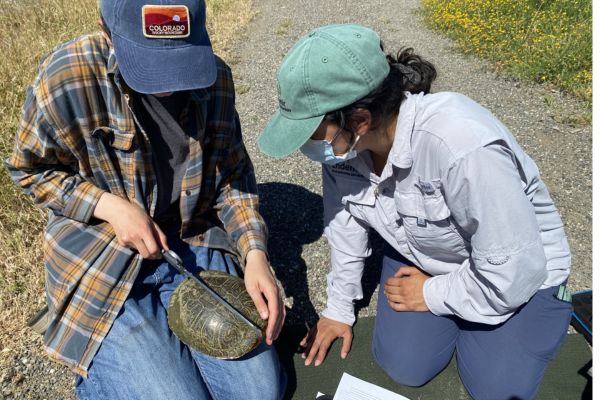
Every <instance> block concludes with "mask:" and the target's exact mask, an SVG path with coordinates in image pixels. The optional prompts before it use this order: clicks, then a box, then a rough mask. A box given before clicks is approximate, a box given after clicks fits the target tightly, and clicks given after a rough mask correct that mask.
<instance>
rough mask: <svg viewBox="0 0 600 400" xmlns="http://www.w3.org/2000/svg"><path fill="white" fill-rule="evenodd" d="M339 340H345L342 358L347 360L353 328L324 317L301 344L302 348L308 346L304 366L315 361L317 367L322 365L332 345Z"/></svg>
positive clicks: (304, 356)
mask: <svg viewBox="0 0 600 400" xmlns="http://www.w3.org/2000/svg"><path fill="white" fill-rule="evenodd" d="M337 338H342V339H343V343H342V350H341V354H342V358H345V357H346V356H347V355H348V352H349V351H350V346H351V343H352V328H351V327H350V326H349V325H346V324H344V323H341V322H337V321H333V320H329V319H327V318H325V317H322V318H321V319H320V320H319V322H318V323H317V325H315V326H314V327H313V328H312V329H311V330H310V332H309V333H308V334H307V335H306V336H305V337H304V339H302V341H301V342H300V345H301V346H306V347H305V351H304V354H303V355H302V356H303V358H305V361H304V365H310V364H311V363H312V362H313V361H314V363H315V367H318V366H319V365H321V364H322V363H323V360H325V357H326V356H327V352H328V351H329V348H330V347H331V344H332V343H333V342H334V341H335V340H336V339H337Z"/></svg>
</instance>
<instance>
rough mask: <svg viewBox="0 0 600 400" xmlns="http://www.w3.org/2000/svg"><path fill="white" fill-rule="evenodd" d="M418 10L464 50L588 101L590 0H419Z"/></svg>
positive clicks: (589, 84) (590, 92)
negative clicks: (551, 84) (421, 6)
mask: <svg viewBox="0 0 600 400" xmlns="http://www.w3.org/2000/svg"><path fill="white" fill-rule="evenodd" d="M423 14H424V16H425V21H426V22H427V23H428V24H429V25H430V26H431V27H433V28H434V29H436V30H439V31H441V32H443V33H445V34H447V35H449V36H450V37H452V38H453V39H455V40H456V43H457V45H458V47H459V48H460V49H462V50H463V51H465V52H467V53H472V54H476V55H478V56H480V57H483V58H486V59H488V60H491V61H493V62H494V63H495V64H496V65H497V66H498V67H501V68H504V69H506V70H507V71H508V72H509V73H511V74H514V75H516V76H518V77H521V78H527V79H532V80H534V81H536V82H550V83H553V84H555V85H557V86H559V87H560V88H561V89H563V90H566V91H568V92H570V93H572V94H574V95H576V96H578V97H580V98H582V99H584V100H586V101H587V102H588V103H591V100H592V1H591V0H423Z"/></svg>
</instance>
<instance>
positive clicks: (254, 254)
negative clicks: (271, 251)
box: [246, 249, 269, 267]
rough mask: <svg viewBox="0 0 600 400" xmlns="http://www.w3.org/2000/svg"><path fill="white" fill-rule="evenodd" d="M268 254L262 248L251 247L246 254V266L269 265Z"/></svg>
mask: <svg viewBox="0 0 600 400" xmlns="http://www.w3.org/2000/svg"><path fill="white" fill-rule="evenodd" d="M268 263H269V261H268V258H267V254H266V253H265V252H264V251H263V250H261V249H251V250H250V251H248V253H247V254H246V267H248V266H251V265H268Z"/></svg>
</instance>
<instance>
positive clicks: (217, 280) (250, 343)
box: [168, 271, 267, 359]
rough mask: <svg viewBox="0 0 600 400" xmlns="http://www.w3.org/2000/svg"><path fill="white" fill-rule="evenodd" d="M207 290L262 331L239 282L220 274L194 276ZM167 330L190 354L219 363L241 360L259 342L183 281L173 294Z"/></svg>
mask: <svg viewBox="0 0 600 400" xmlns="http://www.w3.org/2000/svg"><path fill="white" fill-rule="evenodd" d="M198 275H199V276H200V277H201V278H202V279H203V280H204V281H205V282H206V284H207V285H208V286H210V287H211V288H212V289H213V290H214V291H216V292H217V293H219V295H220V296H221V297H222V298H224V299H225V300H226V301H227V302H228V303H229V304H231V305H232V306H233V307H234V308H235V309H237V310H238V311H239V312H241V313H242V314H243V315H245V316H246V317H247V318H248V319H249V320H251V321H253V322H254V323H255V324H256V325H257V326H259V327H260V328H261V331H262V332H263V334H264V331H265V329H266V326H267V321H265V320H263V319H262V318H261V317H260V315H259V314H258V311H257V310H256V306H255V305H254V302H253V301H252V298H251V297H250V295H249V294H248V292H247V291H246V286H245V284H244V281H243V279H241V278H238V277H237V276H233V275H230V274H228V273H225V272H220V271H202V272H200V274H198ZM168 321H169V327H170V328H171V330H172V331H173V332H174V333H175V335H177V337H178V338H179V340H181V341H182V342H183V343H185V344H186V345H188V346H189V347H191V348H192V349H194V350H197V351H199V352H201V353H204V354H207V355H209V356H212V357H217V358H221V359H234V358H239V357H242V356H243V355H245V354H247V353H249V352H250V351H252V350H253V349H254V348H256V347H257V346H258V345H259V344H260V342H261V341H262V339H263V335H259V334H258V332H256V330H253V329H251V328H250V326H248V325H247V324H246V323H245V322H244V321H242V320H241V319H240V318H238V317H237V316H236V315H235V314H233V313H232V312H231V311H229V310H228V309H227V308H225V306H223V305H222V304H220V303H219V302H218V301H217V300H216V299H214V298H213V297H212V296H211V295H210V294H209V293H208V292H207V291H206V290H205V289H203V288H202V287H201V286H200V285H198V284H196V283H195V282H194V281H193V280H192V279H190V278H187V279H186V280H185V281H183V282H182V283H181V284H180V285H179V286H178V287H177V288H176V289H175V291H174V292H173V294H172V296H171V300H170V301H169V309H168Z"/></svg>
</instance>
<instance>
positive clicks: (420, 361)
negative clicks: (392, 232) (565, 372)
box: [373, 246, 572, 399]
mask: <svg viewBox="0 0 600 400" xmlns="http://www.w3.org/2000/svg"><path fill="white" fill-rule="evenodd" d="M403 265H405V262H404V261H403V259H402V258H401V256H400V255H399V254H398V253H396V252H395V251H394V250H393V249H392V248H391V247H389V246H386V251H385V256H384V259H383V268H382V271H381V286H380V287H383V285H384V282H385V280H386V279H387V278H389V277H390V276H392V275H394V273H395V272H396V271H397V270H398V268H400V267H402V266H403ZM555 292H556V287H554V288H547V289H542V290H539V291H538V292H537V293H536V294H535V295H534V296H533V297H532V298H531V299H530V300H529V302H527V303H526V304H525V305H523V306H522V307H521V308H520V309H519V310H518V311H517V312H516V313H515V314H513V316H511V317H510V318H509V319H508V320H507V321H506V322H504V323H502V324H499V325H485V324H479V323H474V322H469V321H465V320H462V319H460V318H456V317H445V316H436V315H434V314H432V313H431V312H396V311H394V310H392V309H391V308H390V306H389V305H388V303H387V299H386V297H385V295H384V294H383V293H382V292H380V296H379V299H378V304H377V317H376V319H375V331H374V333H373V355H374V356H375V359H376V360H377V363H378V364H379V365H380V366H381V367H382V368H383V369H384V370H385V371H386V373H387V374H388V375H389V376H390V377H391V378H392V379H394V380H395V381H396V382H399V383H401V384H403V385H407V386H421V385H423V384H425V383H427V382H428V381H429V380H430V379H432V378H433V377H434V376H436V375H437V374H438V373H439V372H440V371H442V370H443V369H444V368H445V367H446V365H448V363H449V362H450V360H451V358H452V355H453V354H454V352H455V351H456V361H457V365H458V372H459V374H460V378H461V380H462V382H463V384H464V386H465V388H466V389H467V391H468V392H469V394H470V395H471V397H473V398H474V399H531V398H533V397H534V396H535V393H536V392H537V390H538V387H539V385H540V383H541V382H542V378H543V376H544V371H545V370H546V366H547V365H548V362H549V361H550V360H552V359H553V358H554V356H555V355H556V352H557V351H558V349H559V348H560V346H561V344H562V342H563V340H564V339H565V336H566V334H567V329H568V326H569V322H570V320H571V311H572V307H571V304H570V303H566V302H564V301H561V300H558V299H556V298H555V297H554V296H553V294H554V293H555Z"/></svg>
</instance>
